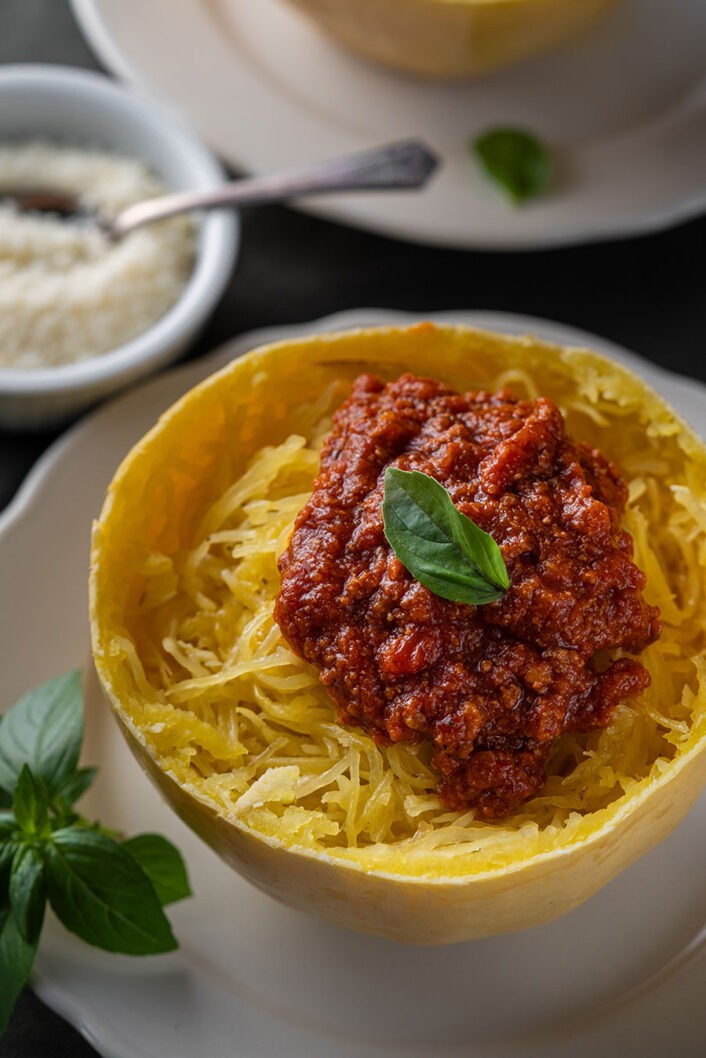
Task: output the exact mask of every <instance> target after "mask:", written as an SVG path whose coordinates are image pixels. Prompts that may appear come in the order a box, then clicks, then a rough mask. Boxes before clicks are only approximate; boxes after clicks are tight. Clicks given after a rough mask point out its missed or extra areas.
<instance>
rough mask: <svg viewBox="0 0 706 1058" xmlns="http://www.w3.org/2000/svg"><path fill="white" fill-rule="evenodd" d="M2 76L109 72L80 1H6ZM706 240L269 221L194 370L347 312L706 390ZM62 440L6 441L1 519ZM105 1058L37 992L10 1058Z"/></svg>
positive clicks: (0, 7) (251, 231)
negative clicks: (446, 241)
mask: <svg viewBox="0 0 706 1058" xmlns="http://www.w3.org/2000/svg"><path fill="white" fill-rule="evenodd" d="M117 2H119V0H117ZM176 2H177V3H178V0H176ZM0 62H2V63H8V62H55V63H62V64H67V65H72V66H84V67H89V68H92V69H101V66H100V63H98V62H97V60H96V59H95V58H94V57H93V55H92V54H91V51H90V49H89V48H88V46H87V45H86V44H85V43H84V42H83V40H82V38H81V35H80V33H79V31H78V29H77V27H76V25H75V23H74V21H73V17H72V15H71V13H70V11H69V8H68V2H67V0H0ZM637 175H638V174H636V177H637ZM705 178H706V174H705ZM705 237H706V219H699V220H695V221H691V222H690V223H688V224H684V225H682V226H680V227H678V228H674V229H672V230H670V231H667V232H664V233H661V234H658V235H650V236H646V237H643V238H636V239H625V240H620V241H616V242H606V243H601V244H597V245H592V246H580V247H575V248H570V249H562V250H550V251H545V252H532V253H520V254H502V253H492V254H489V253H472V252H463V251H457V250H437V249H431V248H428V247H418V246H412V245H409V244H407V243H402V242H397V241H395V240H392V239H386V238H382V237H378V236H374V235H369V234H365V233H363V232H358V231H353V230H351V229H348V228H344V227H341V226H339V225H336V224H332V223H329V222H327V221H321V220H315V219H312V218H310V217H307V216H305V215H303V214H299V213H296V212H294V211H292V210H289V209H284V208H278V207H269V208H264V209H260V210H256V211H253V212H250V213H247V214H246V215H245V216H244V217H243V228H242V244H241V254H240V259H239V261H238V265H237V270H236V274H235V275H234V277H233V280H232V282H231V284H230V286H229V288H228V290H227V292H226V294H225V296H224V298H223V300H222V302H221V304H220V306H219V307H218V309H217V310H216V312H215V313H214V315H213V317H212V319H211V322H210V323H209V325H208V327H207V328H206V331H205V332H204V334H203V337H202V338H201V340H200V341H199V343H198V344H197V345H196V346H195V347H194V349H193V350H192V352H191V354H190V356H191V357H198V356H200V355H202V354H204V353H206V352H208V351H209V350H211V349H213V348H215V347H216V346H217V345H219V344H220V343H221V342H222V341H224V340H225V339H227V338H230V337H232V336H233V335H236V334H239V333H241V332H243V331H247V330H250V329H251V328H254V327H261V326H266V325H271V324H277V323H293V322H299V321H306V320H313V319H316V318H317V317H319V316H323V315H326V314H328V313H331V312H335V311H338V310H340V309H346V308H359V307H370V306H374V307H383V308H399V309H409V310H411V311H413V312H417V313H420V314H423V313H426V312H431V311H434V310H441V309H499V310H506V311H513V312H520V313H525V314H528V315H533V316H545V317H548V318H550V319H555V320H560V321H562V322H564V323H569V324H573V325H574V326H577V327H583V328H584V329H586V330H589V331H594V332H595V333H597V334H600V335H602V336H604V337H606V338H610V339H612V340H613V341H615V342H618V343H620V344H622V345H625V346H627V347H628V348H629V349H632V350H634V351H635V352H637V353H641V354H642V355H643V356H645V357H647V358H648V359H650V360H653V361H654V362H656V363H658V364H662V365H663V366H665V367H669V368H671V369H672V370H674V371H679V372H682V373H684V374H688V375H692V376H694V377H697V378H700V379H702V380H704V381H706V356H705V355H704V343H703V325H704V322H706V307H705V303H704V278H705V275H704V252H703V251H704V242H705ZM56 436H57V435H56V433H51V434H47V433H44V434H41V433H26V434H17V433H16V434H10V433H3V432H2V431H0V509H2V508H3V507H4V506H5V505H6V504H7V503H9V501H10V500H11V499H12V497H13V495H14V493H15V491H16V489H17V487H18V486H19V484H20V482H21V481H22V479H23V477H24V476H25V474H26V473H27V471H28V470H29V468H30V467H31V466H32V464H33V463H34V461H35V460H36V459H37V458H38V456H39V455H40V454H41V453H42V452H43V451H44V449H45V448H46V447H47V446H48V445H49V444H50V443H51V442H52V441H53V440H54V438H55V437H56ZM1 591H2V585H0V592H1ZM0 598H1V596H0ZM5 604H6V603H5ZM0 673H1V670H0ZM1 680H2V676H1V674H0V683H1ZM28 680H29V676H28ZM29 682H31V680H30V681H29ZM0 987H1V983H0ZM91 1055H95V1051H94V1050H93V1049H92V1048H91V1047H90V1046H89V1045H88V1044H87V1043H85V1042H84V1041H83V1040H82V1039H81V1037H79V1036H78V1034H77V1033H75V1032H74V1031H73V1030H72V1029H71V1028H69V1027H68V1026H66V1025H65V1024H64V1023H63V1022H62V1021H61V1019H59V1018H57V1017H56V1015H54V1014H52V1013H51V1012H50V1011H48V1010H47V1009H46V1008H45V1007H44V1006H43V1005H42V1004H41V1003H40V1002H39V1001H38V1000H37V999H36V997H35V996H33V994H32V993H31V992H30V991H29V990H26V991H25V993H24V995H23V996H22V999H21V1001H20V1003H19V1005H18V1009H17V1011H16V1013H15V1017H14V1019H13V1022H12V1024H11V1026H10V1029H9V1031H8V1033H7V1034H6V1036H5V1038H4V1039H3V1040H2V1041H0V1058H10V1056H12V1058H20V1056H21V1058H30V1056H31V1058H40V1056H41V1058H45V1056H52V1058H53V1056H57V1058H62V1056H67V1058H68V1056H71V1058H86V1056H91ZM273 1058H274V1056H273Z"/></svg>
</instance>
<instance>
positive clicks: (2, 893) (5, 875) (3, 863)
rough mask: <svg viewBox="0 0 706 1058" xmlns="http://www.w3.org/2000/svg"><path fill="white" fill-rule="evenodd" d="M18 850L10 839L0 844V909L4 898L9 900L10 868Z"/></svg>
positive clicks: (17, 846) (17, 844) (17, 845)
mask: <svg viewBox="0 0 706 1058" xmlns="http://www.w3.org/2000/svg"><path fill="white" fill-rule="evenodd" d="M18 848H19V843H18V842H17V841H15V840H13V839H12V838H9V839H7V840H6V841H2V842H0V907H2V906H3V905H4V902H5V899H6V897H7V898H8V899H9V896H8V894H9V891H10V868H11V867H12V861H13V859H14V858H15V853H16V852H17V849H18Z"/></svg>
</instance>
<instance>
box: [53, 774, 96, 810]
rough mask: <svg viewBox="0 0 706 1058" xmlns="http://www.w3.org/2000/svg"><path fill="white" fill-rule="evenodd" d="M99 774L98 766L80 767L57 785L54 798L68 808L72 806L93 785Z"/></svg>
mask: <svg viewBox="0 0 706 1058" xmlns="http://www.w3.org/2000/svg"><path fill="white" fill-rule="evenodd" d="M97 774H98V768H79V769H78V770H77V771H75V772H73V773H72V774H71V775H68V776H67V777H66V778H65V779H64V780H63V781H62V782H60V783H59V784H58V785H57V787H56V789H55V791H54V797H53V800H54V801H55V802H57V803H58V804H60V805H63V806H64V807H66V808H71V806H72V805H74V804H75V803H76V802H77V801H80V799H81V798H82V797H83V795H84V794H85V792H86V790H88V789H89V787H90V786H92V784H93V780H94V779H95V777H96V775H97Z"/></svg>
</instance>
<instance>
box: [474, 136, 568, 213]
mask: <svg viewBox="0 0 706 1058" xmlns="http://www.w3.org/2000/svg"><path fill="white" fill-rule="evenodd" d="M471 148H472V150H473V153H474V154H475V156H476V158H477V159H478V161H479V163H480V164H481V166H482V167H483V169H484V170H485V172H486V173H487V174H488V176H490V178H491V179H492V180H494V181H495V183H496V184H498V185H499V186H500V187H501V188H502V189H503V191H505V193H506V194H507V195H508V196H509V197H510V199H511V200H512V201H513V202H515V203H516V204H518V205H520V204H522V203H523V202H525V201H526V200H527V199H529V198H535V197H536V196H537V195H540V194H541V193H542V192H543V191H544V190H545V189H546V187H547V185H548V184H549V181H550V180H551V175H552V159H551V156H550V154H549V151H548V150H547V148H546V147H545V146H544V144H543V143H542V142H541V141H540V140H539V139H537V137H536V136H533V135H532V133H530V132H526V131H525V130H524V129H515V128H497V129H489V130H488V131H487V132H484V133H482V135H480V136H478V137H476V139H474V140H473V141H472V143H471Z"/></svg>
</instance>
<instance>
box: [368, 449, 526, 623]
mask: <svg viewBox="0 0 706 1058" xmlns="http://www.w3.org/2000/svg"><path fill="white" fill-rule="evenodd" d="M382 517H383V524H384V528H385V536H386V538H387V542H388V543H389V545H390V547H391V548H392V550H393V551H394V552H395V554H396V555H397V557H398V559H399V560H400V562H401V563H402V565H403V566H404V567H405V569H407V570H409V572H410V573H411V574H412V576H413V577H414V578H415V579H416V580H418V581H419V582H420V584H423V585H424V587H425V588H428V589H429V591H432V592H434V594H435V595H440V596H441V598H442V599H449V600H450V601H451V602H461V603H468V604H470V605H472V606H482V605H484V604H485V603H489V602H496V601H497V600H498V599H500V598H502V596H503V595H504V593H505V592H506V591H507V589H508V588H509V587H510V578H509V577H508V575H507V569H506V567H505V562H504V561H503V556H502V554H501V553H500V548H499V547H498V545H497V544H496V543H495V541H494V540H493V538H492V536H490V535H489V534H488V533H486V532H484V531H483V530H482V529H480V528H479V527H478V526H477V525H476V524H475V522H473V521H471V519H470V518H468V517H467V516H466V515H465V514H462V513H461V512H460V511H459V510H457V509H456V507H454V505H453V501H452V499H451V497H450V496H449V494H448V492H447V491H446V489H445V488H444V486H443V485H440V484H439V482H438V481H436V480H435V479H434V478H432V477H430V476H429V475H428V474H422V473H421V472H420V471H418V470H412V471H407V470H400V469H399V468H398V467H388V468H387V470H386V471H385V496H384V499H383V504H382Z"/></svg>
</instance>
